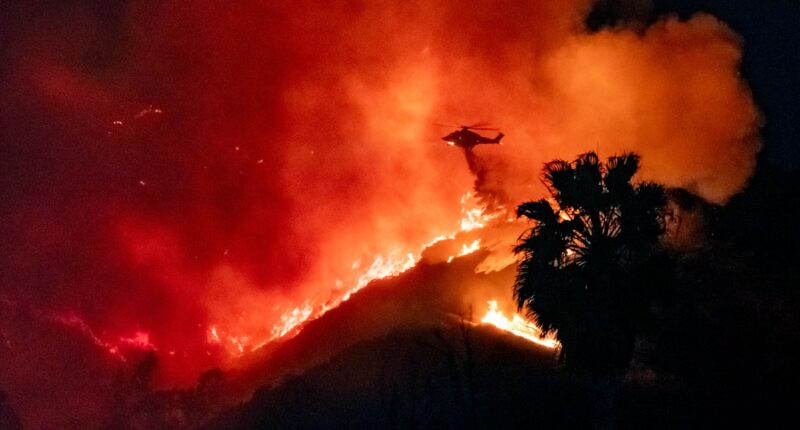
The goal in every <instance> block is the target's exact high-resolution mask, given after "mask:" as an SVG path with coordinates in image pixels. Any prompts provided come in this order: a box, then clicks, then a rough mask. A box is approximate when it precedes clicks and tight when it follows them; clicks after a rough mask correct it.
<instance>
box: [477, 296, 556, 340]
mask: <svg viewBox="0 0 800 430" xmlns="http://www.w3.org/2000/svg"><path fill="white" fill-rule="evenodd" d="M488 303H489V309H488V310H487V311H486V315H484V316H483V318H481V322H482V323H484V324H489V325H493V326H495V327H497V328H499V329H500V330H503V331H506V332H509V333H511V334H514V335H516V336H519V337H521V338H524V339H527V340H529V341H531V342H533V343H536V344H539V345H542V346H544V347H547V348H551V349H556V348H559V347H560V344H559V343H558V340H557V339H556V337H555V335H553V334H548V335H545V336H543V335H542V329H541V328H540V327H539V326H537V325H536V324H534V323H533V322H531V321H528V320H526V319H525V318H524V317H522V316H521V315H519V314H517V313H515V314H514V315H513V316H512V318H511V319H508V317H506V316H505V314H503V312H502V311H501V310H500V308H499V307H498V305H497V300H489V302H488Z"/></svg>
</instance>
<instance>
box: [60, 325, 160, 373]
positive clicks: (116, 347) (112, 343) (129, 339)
mask: <svg viewBox="0 0 800 430" xmlns="http://www.w3.org/2000/svg"><path fill="white" fill-rule="evenodd" d="M47 318H48V319H50V320H52V321H55V322H57V323H60V324H63V325H64V326H67V327H70V328H73V329H76V330H78V331H79V332H80V333H81V334H83V335H85V336H86V337H87V338H89V339H90V340H91V341H92V342H93V343H94V344H95V345H97V346H98V347H100V348H102V349H104V350H106V351H107V352H108V353H109V354H111V355H112V356H113V357H115V358H117V359H118V360H120V361H123V362H124V361H127V359H126V358H125V355H124V354H123V350H126V349H127V350H131V349H134V350H140V351H157V348H156V347H155V345H153V344H152V343H151V342H150V334H149V333H146V332H141V331H139V332H136V333H134V334H133V335H132V336H121V337H119V338H118V339H116V340H106V339H103V338H101V337H100V336H98V335H97V334H95V332H94V330H92V328H91V327H89V325H88V324H87V323H86V321H84V320H83V319H82V318H81V317H79V316H77V315H74V314H70V315H66V316H64V315H54V314H53V315H47Z"/></svg>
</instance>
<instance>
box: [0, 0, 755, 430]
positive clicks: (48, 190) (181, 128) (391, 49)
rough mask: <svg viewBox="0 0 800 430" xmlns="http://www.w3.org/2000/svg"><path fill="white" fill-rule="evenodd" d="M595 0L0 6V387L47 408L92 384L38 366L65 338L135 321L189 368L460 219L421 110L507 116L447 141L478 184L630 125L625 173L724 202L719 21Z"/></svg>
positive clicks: (105, 336) (440, 116)
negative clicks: (595, 11) (489, 134)
mask: <svg viewBox="0 0 800 430" xmlns="http://www.w3.org/2000/svg"><path fill="white" fill-rule="evenodd" d="M590 6H591V4H590V2H588V1H565V0H543V1H538V2H515V1H501V2H497V1H482V0H481V1H477V2H475V3H474V4H471V5H469V6H468V7H467V6H464V5H459V4H456V3H449V2H430V1H388V0H387V1H375V2H361V1H356V2H353V1H331V2H324V3H320V2H312V1H303V0H301V1H296V2H264V1H239V2H201V3H198V2H180V1H164V2H145V1H117V2H100V3H97V2H84V1H78V0H75V1H70V2H66V3H64V2H53V3H52V4H50V2H36V3H33V4H25V5H8V6H4V7H5V8H7V9H9V12H10V13H8V14H6V13H4V14H3V15H4V16H6V17H7V18H3V21H7V22H2V25H1V26H2V27H3V28H4V30H2V36H3V38H4V39H7V40H8V43H3V45H4V46H5V48H4V51H3V53H2V61H3V69H2V70H1V71H0V73H2V76H3V79H2V81H3V84H2V88H1V89H0V91H1V93H0V95H2V99H3V103H2V108H0V109H1V110H0V130H2V132H1V133H2V139H1V140H2V143H0V172H2V173H1V174H2V177H0V180H1V181H2V182H1V183H0V194H1V195H2V201H0V217H1V219H2V223H1V224H0V235H2V237H3V238H4V244H3V248H4V249H3V251H2V252H0V299H3V301H2V302H0V306H3V308H0V309H2V316H0V329H2V330H0V339H2V340H3V342H4V343H5V344H4V345H0V348H2V349H0V352H2V354H3V355H4V357H9V358H8V359H6V358H4V359H3V360H0V387H2V388H4V389H5V390H6V391H7V392H8V393H9V396H10V401H11V403H12V404H14V405H16V406H15V407H16V409H17V410H18V411H19V412H20V414H21V415H22V416H23V417H24V419H25V420H26V424H28V425H30V428H43V427H48V426H50V427H53V426H55V427H59V426H61V424H63V422H64V421H63V420H64V419H65V417H68V416H70V415H71V414H75V416H80V414H81V413H83V412H81V410H87V408H88V409H92V410H93V408H94V406H92V407H91V408H90V407H88V406H87V405H88V404H89V403H92V402H91V401H90V400H85V401H84V400H80V401H78V400H72V401H71V403H65V404H68V406H69V411H65V410H56V409H58V408H55V409H54V410H51V412H49V413H48V414H39V411H41V410H44V409H49V408H46V406H47V405H49V404H53V403H55V404H59V403H58V402H61V401H62V400H63V399H65V398H67V397H69V398H72V399H92V398H93V397H88V396H84V397H81V396H74V393H75V392H91V393H97V392H100V393H102V392H104V391H103V390H106V389H108V386H110V385H111V384H110V383H107V382H102V381H106V380H107V379H103V380H102V381H100V382H87V379H86V378H82V377H81V378H79V377H77V376H76V377H59V378H52V376H53V375H57V374H60V373H59V372H62V371H66V372H68V370H64V369H61V366H62V364H61V363H64V362H75V360H82V361H86V360H88V359H87V358H86V357H87V356H89V355H91V354H89V353H87V352H86V351H87V350H88V351H93V350H95V349H99V351H97V354H96V355H97V356H98V357H99V358H97V359H96V360H97V363H96V364H91V366H90V365H87V367H86V368H87V369H96V368H98V369H99V368H102V369H105V370H103V371H100V370H97V371H96V372H94V373H95V374H98V375H99V374H104V375H105V374H113V372H112V371H110V370H108V369H109V368H113V366H114V364H109V363H116V358H115V357H109V356H108V354H107V353H106V352H104V351H102V349H104V348H105V349H106V350H108V349H113V347H114V345H117V344H120V342H122V343H123V344H130V343H135V342H133V341H130V339H138V340H141V341H142V342H140V343H141V344H142V345H139V346H142V347H143V348H144V347H145V346H146V347H147V348H153V349H156V350H157V352H158V353H159V354H160V355H161V356H162V357H163V358H162V364H163V374H162V375H161V378H162V382H163V383H170V384H172V383H174V384H188V383H191V381H193V380H194V378H195V377H196V376H197V374H199V372H200V371H202V370H204V369H207V368H209V367H212V366H223V367H232V366H236V357H237V355H238V354H239V352H237V351H245V350H246V349H247V348H251V347H253V346H255V345H256V344H258V343H259V342H262V341H264V340H266V339H269V338H271V337H272V336H274V335H275V332H274V331H273V327H274V326H275V325H276V324H280V323H282V322H286V321H287V320H288V319H291V318H295V317H297V316H298V315H302V314H303V312H306V311H307V309H309V307H317V306H320V305H322V304H325V303H326V301H328V300H331V299H333V298H336V297H338V294H340V292H342V291H344V290H346V289H348V288H350V287H352V286H353V285H356V284H357V283H358V282H359V279H363V278H361V277H362V276H363V274H364V273H365V271H368V270H370V269H375V268H376V267H378V266H379V264H376V262H382V263H385V262H387V261H388V262H401V263H402V262H404V261H406V260H407V259H408V257H407V254H408V253H413V254H416V253H418V252H420V251H421V249H422V247H423V246H424V245H425V244H426V243H429V242H430V241H431V240H432V239H433V238H435V237H437V236H440V235H450V234H453V233H455V232H457V231H458V230H459V228H460V225H459V222H460V220H461V218H462V215H463V214H462V206H461V197H462V196H463V195H464V193H465V192H467V191H468V190H470V189H471V188H472V187H473V185H474V184H473V177H472V175H471V173H470V169H469V168H468V166H466V165H465V163H464V159H463V158H462V157H461V155H460V154H459V153H458V151H456V150H455V149H454V148H452V147H449V146H447V145H444V144H442V142H441V141H440V140H439V139H440V136H442V135H444V134H445V133H446V132H449V131H448V130H441V129H440V128H437V127H435V126H434V125H433V124H434V123H435V122H443V121H447V122H459V123H472V122H478V121H485V122H489V123H490V124H492V125H493V126H496V127H500V128H501V129H502V131H503V132H504V133H505V135H506V138H505V139H504V141H503V145H492V146H488V145H487V146H479V147H477V148H476V149H475V152H474V154H472V153H470V154H468V158H469V159H471V160H472V161H471V162H470V167H471V168H472V169H473V171H474V172H475V171H477V172H479V184H478V190H477V191H478V192H479V193H480V197H482V198H484V199H485V201H487V202H492V204H493V205H495V206H496V205H500V204H503V205H506V208H507V209H508V208H513V206H514V205H516V204H518V203H519V202H522V201H525V200H529V199H532V198H538V197H540V196H541V195H542V193H543V190H544V189H543V187H542V185H541V184H540V182H539V176H538V175H539V172H540V168H541V166H542V164H543V163H544V162H546V161H549V160H551V159H553V158H559V157H560V158H567V159H571V158H573V157H574V156H575V155H576V154H578V153H581V152H584V151H586V150H597V151H598V152H599V153H600V154H601V155H603V156H608V155H612V154H614V153H617V152H621V151H623V150H630V151H636V152H638V153H640V154H641V155H642V157H643V163H644V167H643V170H642V173H641V177H642V178H646V179H650V180H655V181H659V182H662V183H665V184H667V185H670V186H684V187H687V188H689V189H691V190H693V191H696V192H698V193H699V194H701V195H703V196H704V197H706V198H708V199H710V200H712V201H715V202H724V201H725V200H726V199H727V198H728V197H730V196H731V195H732V193H734V192H736V191H737V190H739V189H740V188H741V187H742V186H744V185H745V183H746V181H747V179H748V178H749V176H750V175H751V173H752V171H753V168H754V163H755V155H756V153H757V151H758V149H759V141H758V137H757V131H758V130H757V127H758V124H759V116H758V112H757V109H756V107H755V106H754V104H753V101H752V99H751V96H750V93H749V91H748V89H747V86H746V85H745V83H744V82H743V81H742V80H741V78H740V77H739V74H738V65H739V60H740V57H741V41H740V40H739V38H738V37H737V36H736V35H735V34H734V33H733V32H732V31H731V30H730V29H729V28H728V27H727V26H726V25H725V24H724V23H722V22H720V21H718V20H716V19H715V18H713V17H711V16H706V15H698V16H695V17H694V18H692V19H690V20H688V21H680V20H678V19H677V18H673V17H666V18H664V19H662V20H660V21H658V22H656V23H655V24H654V25H652V26H651V27H649V28H646V29H640V28H628V27H618V28H609V29H606V30H603V31H600V32H597V33H591V34H590V33H588V32H586V30H585V28H584V24H583V22H584V19H585V18H586V16H587V14H588V13H589V9H590ZM487 190H489V192H490V193H493V194H492V195H488V196H487V194H486V191H487ZM12 305H13V306H16V307H24V308H26V309H37V311H35V312H33V311H31V312H27V311H26V312H21V311H14V312H11V311H6V309H7V308H9V307H10V306H12ZM293 309H295V310H296V313H292V310H293ZM43 313H46V314H48V315H50V314H52V315H61V316H63V318H67V319H68V320H69V317H70V316H71V317H74V318H78V319H80V321H82V323H81V324H83V326H85V327H87V328H88V329H90V330H91V333H92V336H95V337H96V338H97V339H99V342H101V343H100V344H98V342H97V341H93V340H91V339H88V340H87V337H86V335H85V333H81V332H80V331H81V330H76V329H75V327H77V326H81V325H80V324H74V325H73V326H72V327H62V328H57V329H54V328H51V327H50V325H52V324H53V323H52V320H49V322H48V321H41V320H36V318H35V317H33V316H31V315H41V314H43ZM26 315H27V317H26ZM25 318H27V319H25ZM34 320H36V321H34ZM72 321H76V320H75V319H73V320H72ZM53 330H56V331H55V332H54V331H53ZM65 333H72V335H74V336H76V337H77V338H80V339H84V340H83V341H81V342H82V343H76V342H72V341H68V340H65V339H71V338H70V337H68V335H66V334H65ZM137 333H139V334H137ZM141 333H146V334H147V338H144V337H143V335H140V334H141ZM124 339H128V340H129V341H128V343H126V341H124ZM144 340H146V341H147V342H146V344H145V342H144ZM59 342H61V343H59ZM66 342H71V343H72V346H66V345H63V343H66ZM102 342H106V343H108V345H105V347H103V348H98V345H101V346H102V345H103V344H102ZM137 342H138V341H137ZM112 344H113V345H112ZM75 345H82V346H75ZM137 345H138V344H137ZM81 348H83V350H81V351H76V349H81ZM33 356H35V357H37V359H36V360H35V361H31V360H30V359H29V358H30V357H33ZM32 366H36V368H35V369H34V368H32ZM80 375H83V373H80ZM101 379H102V378H101ZM32 384H33V385H35V384H38V386H39V387H42V386H48V385H49V386H52V389H51V390H46V392H42V391H41V390H39V391H37V390H33V389H31V388H30V387H31V386H32ZM67 393H69V394H70V395H67ZM98 396H99V395H98ZM81 402H84V403H86V404H81ZM81 408H83V409H81ZM92 413H94V412H92ZM59 420H61V421H59Z"/></svg>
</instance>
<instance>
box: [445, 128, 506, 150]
mask: <svg viewBox="0 0 800 430" xmlns="http://www.w3.org/2000/svg"><path fill="white" fill-rule="evenodd" d="M482 125H483V124H475V125H461V126H459V127H461V130H456V131H454V132H452V133H450V134H448V135H447V136H445V137H443V138H442V140H444V141H445V142H447V144H448V145H451V146H458V147H461V148H464V149H472V148H474V147H475V146H477V145H482V144H494V145H499V144H500V140H501V139H502V138H503V136H504V134H503V133H499V132H498V133H497V136H495V137H494V138H490V137H485V136H481V135H480V134H478V133H475V132H474V131H472V130H480V131H483V130H493V131H498V129H496V128H486V127H482Z"/></svg>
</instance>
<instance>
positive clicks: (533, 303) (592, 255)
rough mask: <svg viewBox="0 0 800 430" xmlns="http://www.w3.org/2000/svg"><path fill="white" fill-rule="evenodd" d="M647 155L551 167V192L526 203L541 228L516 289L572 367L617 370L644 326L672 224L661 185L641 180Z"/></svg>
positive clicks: (528, 243) (531, 238)
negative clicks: (652, 263)
mask: <svg viewBox="0 0 800 430" xmlns="http://www.w3.org/2000/svg"><path fill="white" fill-rule="evenodd" d="M639 160H640V158H639V156H638V155H636V154H624V155H621V156H616V157H611V158H609V159H608V162H607V163H602V162H600V160H599V158H598V156H597V154H595V153H594V152H589V153H586V154H582V155H580V156H579V157H578V158H577V159H576V160H575V161H573V162H567V161H563V160H554V161H551V162H549V163H547V164H545V166H544V169H543V182H544V183H545V185H546V186H547V188H548V190H549V191H550V194H551V195H552V198H550V199H541V200H538V201H532V202H527V203H523V204H522V205H520V206H519V207H518V208H517V215H518V216H524V217H527V218H529V219H531V220H533V221H535V222H536V225H535V226H534V227H533V228H532V229H530V230H529V231H528V232H526V233H525V234H524V235H523V236H522V237H521V238H520V243H519V244H518V245H517V247H516V248H515V252H517V253H518V254H522V256H523V260H522V262H521V263H520V266H519V269H518V273H517V278H516V283H515V286H514V296H515V299H516V301H517V305H518V307H519V308H520V309H526V310H528V311H529V312H530V313H531V314H532V315H534V316H535V317H536V319H537V320H538V322H539V323H540V324H541V326H542V328H543V329H544V330H545V331H556V332H557V333H558V338H559V340H560V341H561V343H562V346H563V348H562V351H561V359H562V362H563V363H564V364H565V366H566V367H567V368H571V369H573V370H579V371H583V372H589V373H590V374H592V375H610V374H614V373H615V372H616V371H619V370H621V369H623V368H624V367H625V366H626V365H627V363H628V361H629V360H630V357H631V354H632V351H633V346H634V342H635V337H636V332H637V325H638V324H639V323H640V322H641V321H642V320H643V318H644V317H645V316H646V315H647V312H648V306H649V303H648V289H649V287H650V285H645V284H646V282H647V280H646V277H647V274H648V269H647V267H646V263H647V262H648V260H649V259H650V257H651V256H652V255H655V253H654V252H653V251H654V250H655V249H656V247H657V246H658V239H659V236H660V235H661V234H662V232H663V231H664V224H663V217H662V212H663V209H664V206H665V192H664V188H663V187H662V186H661V185H658V184H654V183H650V182H643V183H638V184H633V183H632V182H631V181H632V178H633V176H634V175H635V174H636V172H637V171H638V170H639Z"/></svg>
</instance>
